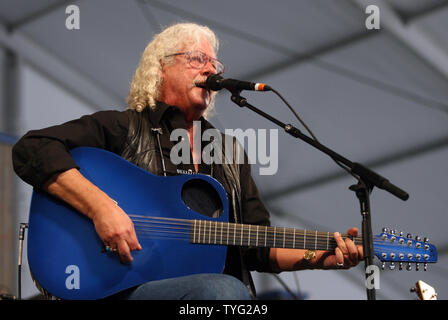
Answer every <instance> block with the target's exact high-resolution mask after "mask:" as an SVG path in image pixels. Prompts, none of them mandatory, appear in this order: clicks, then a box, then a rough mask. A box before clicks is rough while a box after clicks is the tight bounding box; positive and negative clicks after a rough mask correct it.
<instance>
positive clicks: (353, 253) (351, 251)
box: [345, 238, 359, 265]
mask: <svg viewBox="0 0 448 320" xmlns="http://www.w3.org/2000/svg"><path fill="white" fill-rule="evenodd" d="M345 245H346V246H347V249H348V257H349V259H350V262H351V264H352V265H357V264H358V259H359V258H358V248H357V247H356V246H355V244H354V243H353V241H352V240H351V239H349V238H347V239H345Z"/></svg>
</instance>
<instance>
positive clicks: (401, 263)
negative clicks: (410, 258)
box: [398, 262, 403, 270]
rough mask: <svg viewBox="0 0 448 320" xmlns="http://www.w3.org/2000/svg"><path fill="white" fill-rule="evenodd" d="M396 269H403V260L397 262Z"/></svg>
mask: <svg viewBox="0 0 448 320" xmlns="http://www.w3.org/2000/svg"><path fill="white" fill-rule="evenodd" d="M398 270H403V262H400V263H399V264H398Z"/></svg>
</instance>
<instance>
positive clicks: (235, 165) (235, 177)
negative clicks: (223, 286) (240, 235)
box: [222, 138, 256, 299]
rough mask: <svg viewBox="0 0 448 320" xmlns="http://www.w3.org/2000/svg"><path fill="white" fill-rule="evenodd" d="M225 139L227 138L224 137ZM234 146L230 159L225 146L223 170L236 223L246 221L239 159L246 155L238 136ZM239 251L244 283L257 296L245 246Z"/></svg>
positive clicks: (234, 139)
mask: <svg viewBox="0 0 448 320" xmlns="http://www.w3.org/2000/svg"><path fill="white" fill-rule="evenodd" d="M223 140H224V141H225V138H224V139H223ZM232 140H233V146H232V152H233V155H232V158H231V159H229V152H226V149H225V147H224V148H223V150H224V151H223V153H224V158H225V161H223V163H222V167H223V171H224V179H226V183H227V185H228V186H229V188H231V190H232V207H233V210H232V211H233V218H234V221H235V223H244V221H243V218H242V214H241V208H242V200H241V196H242V194H241V180H240V173H241V172H240V165H239V164H240V161H238V160H239V159H240V158H239V157H240V156H242V155H244V150H243V149H242V146H241V145H240V144H239V143H238V140H237V139H236V138H233V139H232ZM238 251H239V254H238V256H239V259H240V265H241V276H242V280H243V283H244V284H245V285H246V287H247V288H248V290H249V293H250V295H251V297H252V299H254V298H255V295H256V293H255V286H254V283H253V280H252V277H251V275H250V272H249V270H248V269H247V267H246V264H245V263H244V259H243V248H242V247H238Z"/></svg>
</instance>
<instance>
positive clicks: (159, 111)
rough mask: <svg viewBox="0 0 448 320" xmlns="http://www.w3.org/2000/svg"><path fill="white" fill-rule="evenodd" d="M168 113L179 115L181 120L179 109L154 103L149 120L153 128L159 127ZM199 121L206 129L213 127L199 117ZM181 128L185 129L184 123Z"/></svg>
mask: <svg viewBox="0 0 448 320" xmlns="http://www.w3.org/2000/svg"><path fill="white" fill-rule="evenodd" d="M169 113H172V114H174V113H179V115H180V116H182V119H183V114H182V111H181V110H180V108H179V107H176V106H170V105H168V104H166V103H164V102H161V101H156V107H155V109H151V116H150V119H151V122H152V124H153V125H154V126H160V124H161V123H160V122H161V121H162V119H163V117H164V116H165V114H166V115H169ZM176 118H177V117H176ZM169 119H170V120H171V119H172V118H169ZM199 121H201V122H202V124H203V125H205V126H206V128H210V127H213V126H211V125H210V123H209V122H208V121H207V120H205V119H204V117H200V118H199ZM176 122H177V121H176ZM183 126H184V127H185V122H183ZM176 127H177V126H176ZM180 127H182V125H180Z"/></svg>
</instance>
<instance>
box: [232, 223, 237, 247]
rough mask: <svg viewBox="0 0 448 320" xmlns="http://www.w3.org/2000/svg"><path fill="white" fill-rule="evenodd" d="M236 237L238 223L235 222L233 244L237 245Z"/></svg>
mask: <svg viewBox="0 0 448 320" xmlns="http://www.w3.org/2000/svg"><path fill="white" fill-rule="evenodd" d="M235 237H236V223H235V230H234V232H233V245H236V242H235Z"/></svg>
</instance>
